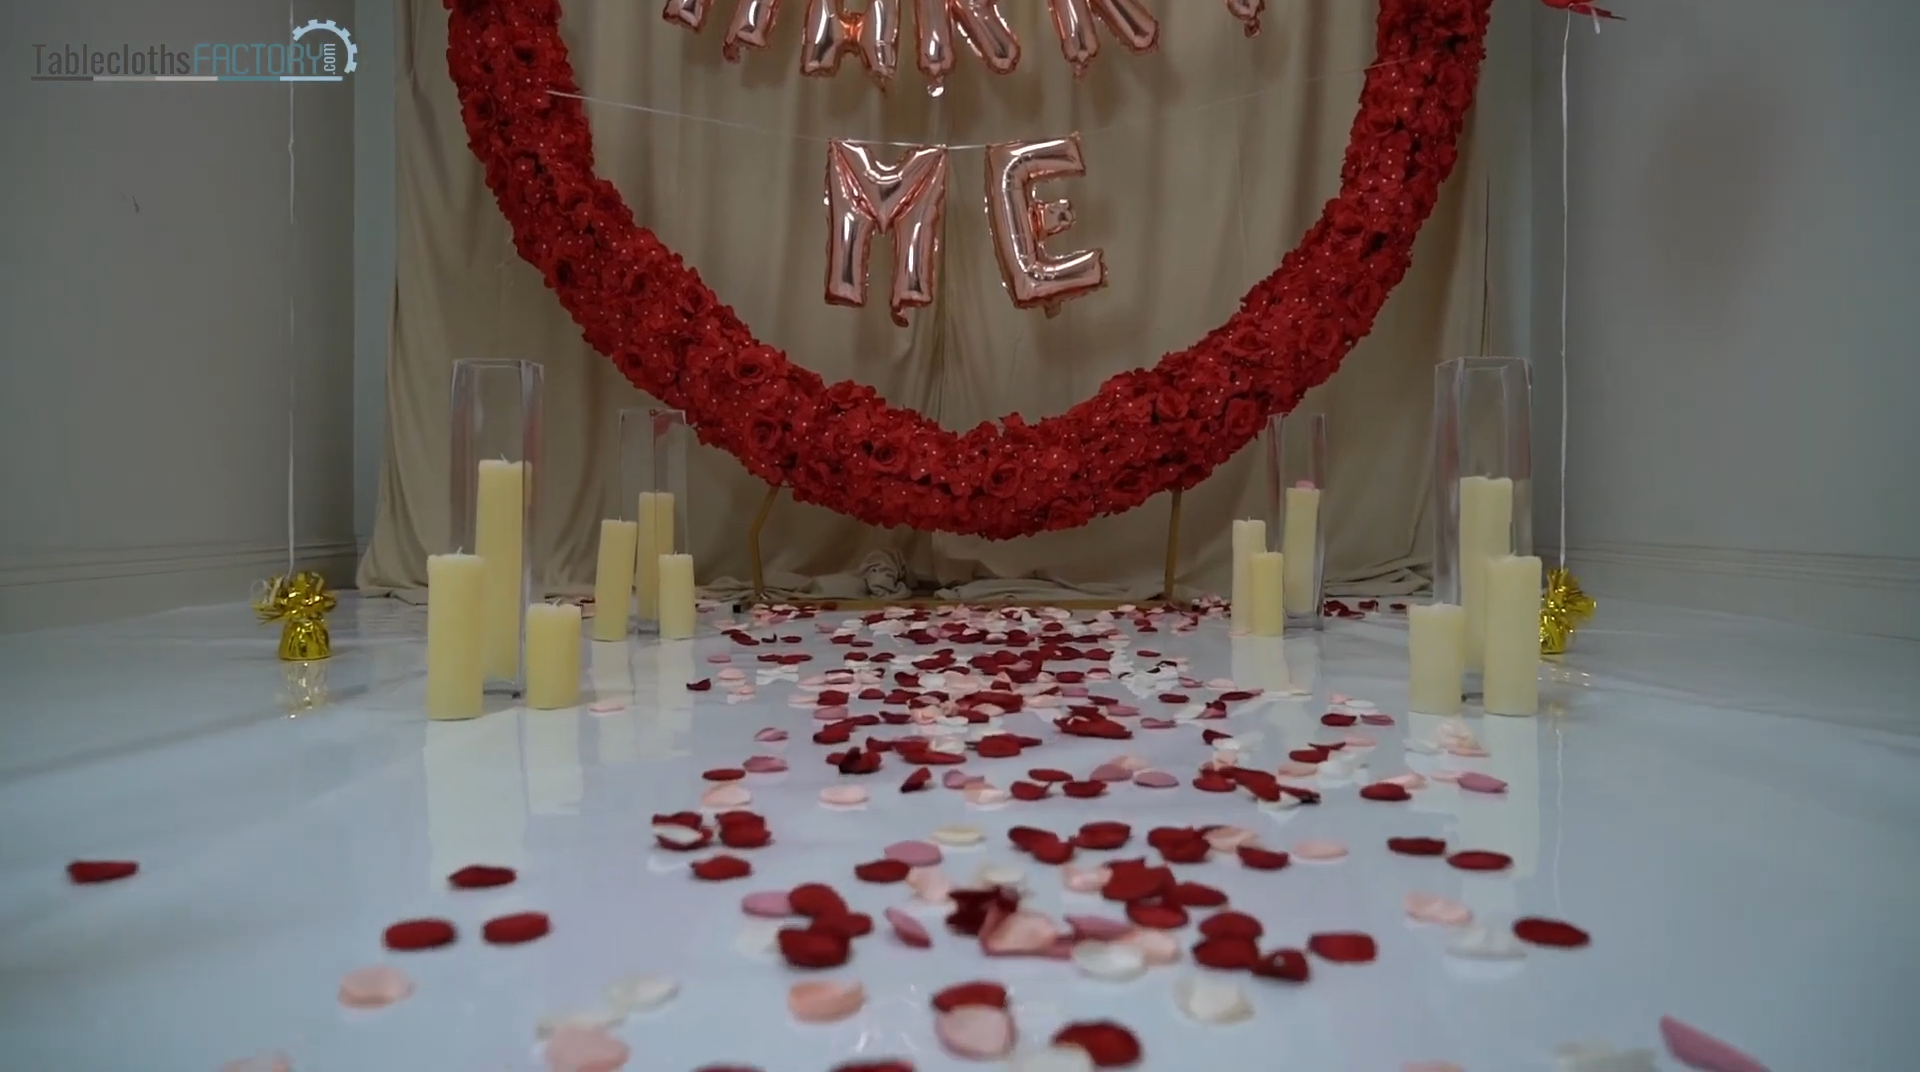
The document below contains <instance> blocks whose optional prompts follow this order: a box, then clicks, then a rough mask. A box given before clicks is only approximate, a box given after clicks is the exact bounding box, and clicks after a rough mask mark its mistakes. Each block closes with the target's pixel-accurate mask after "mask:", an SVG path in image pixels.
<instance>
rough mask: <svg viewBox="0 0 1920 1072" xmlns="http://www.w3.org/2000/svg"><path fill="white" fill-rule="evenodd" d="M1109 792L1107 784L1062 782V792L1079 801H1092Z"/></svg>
mask: <svg viewBox="0 0 1920 1072" xmlns="http://www.w3.org/2000/svg"><path fill="white" fill-rule="evenodd" d="M1106 791H1107V783H1105V782H1062V783H1061V784H1060V792H1062V793H1064V794H1066V795H1067V796H1070V797H1074V798H1076V799H1078V800H1090V799H1092V798H1094V797H1097V796H1100V795H1101V794H1103V793H1105V792H1106Z"/></svg>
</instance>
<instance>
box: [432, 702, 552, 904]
mask: <svg viewBox="0 0 1920 1072" xmlns="http://www.w3.org/2000/svg"><path fill="white" fill-rule="evenodd" d="M426 734H427V737H426V744H425V747H424V748H423V749H422V755H423V757H424V761H425V765H426V788H427V836H428V839H429V841H430V842H431V846H432V852H431V856H432V864H431V866H432V869H433V870H432V879H433V881H434V882H436V883H438V882H442V881H444V880H445V879H446V876H448V875H450V874H452V873H453V872H455V871H457V870H459V869H460V868H462V867H465V866H467V865H468V864H476V863H484V864H497V865H499V866H502V867H519V866H521V864H522V863H523V862H524V860H523V856H524V851H525V850H524V840H525V836H526V831H527V802H526V784H525V775H524V772H523V770H522V767H521V761H520V712H518V711H500V712H495V713H494V714H491V715H487V716H485V717H483V718H476V719H472V720H470V721H465V722H429V723H427V726H426Z"/></svg>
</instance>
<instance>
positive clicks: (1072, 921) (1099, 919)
mask: <svg viewBox="0 0 1920 1072" xmlns="http://www.w3.org/2000/svg"><path fill="white" fill-rule="evenodd" d="M1064 918H1065V921H1066V924H1067V926H1069V927H1072V928H1073V935H1074V937H1076V938H1081V939H1084V940H1087V941H1093V942H1111V941H1114V940H1116V939H1118V938H1120V937H1121V936H1123V935H1125V934H1127V933H1128V932H1129V931H1131V930H1133V924H1131V923H1128V922H1127V921H1126V920H1123V919H1113V918H1110V917H1108V916H1085V915H1070V916H1066V917H1064Z"/></svg>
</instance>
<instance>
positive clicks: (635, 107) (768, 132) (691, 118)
mask: <svg viewBox="0 0 1920 1072" xmlns="http://www.w3.org/2000/svg"><path fill="white" fill-rule="evenodd" d="M1418 58H1419V57H1417V56H1409V57H1407V58H1406V59H1399V60H1388V61H1386V62H1384V63H1374V64H1369V65H1367V66H1365V67H1352V68H1349V69H1347V70H1344V71H1329V72H1327V73H1326V74H1317V75H1314V76H1313V77H1311V78H1303V79H1300V80H1298V81H1294V80H1288V81H1285V82H1278V83H1275V84H1273V85H1270V86H1267V87H1266V88H1264V89H1257V90H1254V91H1253V92H1251V93H1236V94H1234V95H1233V96H1230V97H1219V98H1216V99H1214V100H1209V101H1202V102H1201V103H1199V104H1191V105H1188V106H1186V107H1184V108H1170V109H1167V110H1166V111H1161V112H1155V113H1153V114H1151V115H1148V116H1144V117H1142V118H1140V119H1134V120H1125V121H1122V122H1118V123H1109V124H1107V125H1106V126H1101V127H1093V128H1091V129H1088V130H1083V131H1081V132H1080V133H1081V134H1082V135H1083V136H1084V135H1087V134H1099V133H1101V132H1103V131H1108V130H1119V129H1121V128H1123V127H1132V126H1140V125H1142V124H1145V123H1157V122H1160V121H1162V120H1165V119H1166V118H1168V117H1169V116H1176V115H1184V114H1186V113H1188V112H1199V111H1205V110H1207V109H1210V108H1220V107H1224V106H1226V105H1229V104H1238V103H1240V102H1242V101H1249V100H1253V99H1255V98H1258V97H1264V96H1266V95H1267V94H1269V93H1274V92H1278V91H1279V90H1283V89H1295V88H1298V87H1300V86H1303V85H1312V84H1313V83H1315V82H1324V81H1326V80H1328V79H1331V78H1343V77H1345V76H1347V75H1355V74H1366V73H1367V72H1369V71H1372V70H1376V69H1378V68H1382V67H1397V66H1399V65H1401V64H1404V63H1411V62H1413V61H1414V60H1415V59H1418ZM547 93H548V94H549V95H551V96H555V97H565V98H567V99H569V100H577V101H580V102H582V103H584V104H599V105H604V106H606V107H608V108H620V109H624V110H626V111H629V112H641V113H644V114H646V115H657V116H660V117H661V118H663V119H681V120H685V121H687V122H689V123H703V124H705V125H707V126H715V127H726V128H728V129H731V130H742V131H746V132H748V133H750V134H762V135H765V136H767V137H774V138H788V139H791V140H793V141H807V142H817V143H819V144H821V145H826V144H830V143H832V142H836V141H838V142H846V143H848V144H851V145H877V146H884V147H888V148H896V149H910V148H917V147H919V146H921V145H925V144H926V143H925V142H917V141H879V140H874V139H869V138H825V137H821V136H819V135H817V134H801V133H799V132H798V131H793V130H779V129H776V128H774V127H763V126H758V125H756V124H753V123H736V122H734V121H732V120H730V119H715V118H713V117H712V116H705V115H695V114H693V113H691V112H676V111H674V110H672V109H670V108H653V107H649V106H647V105H645V104H634V103H632V102H630V101H619V100H611V99H609V98H606V97H595V96H592V95H590V94H586V93H566V92H563V91H561V90H558V89H549V90H547ZM991 144H992V143H990V142H974V143H968V144H965V145H950V144H942V145H941V148H944V149H946V150H948V151H949V152H954V151H960V150H967V149H986V148H989V147H990V145H991Z"/></svg>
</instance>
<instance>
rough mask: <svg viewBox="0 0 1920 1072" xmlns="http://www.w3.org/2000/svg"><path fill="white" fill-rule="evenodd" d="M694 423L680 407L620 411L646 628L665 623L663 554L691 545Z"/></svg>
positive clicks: (624, 477)
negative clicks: (689, 466)
mask: <svg viewBox="0 0 1920 1072" xmlns="http://www.w3.org/2000/svg"><path fill="white" fill-rule="evenodd" d="M692 445H693V429H692V428H691V427H690V426H688V424H687V418H686V415H685V414H683V413H681V412H680V411H679V410H673V409H662V408H660V407H657V406H654V407H635V408H632V409H623V410H621V411H620V496H621V498H622V499H623V500H624V501H625V502H627V503H631V504H633V507H632V509H633V511H634V512H633V519H634V520H635V521H636V522H638V525H639V530H638V532H637V533H636V537H635V540H634V545H635V546H634V566H633V587H634V610H635V621H636V622H637V624H638V628H639V630H640V631H641V632H643V633H657V632H659V628H660V556H662V555H674V554H683V553H685V552H686V549H687V546H688V527H687V522H688V506H689V503H688V501H687V500H688V496H687V455H688V454H689V452H690V451H691V448H692Z"/></svg>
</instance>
